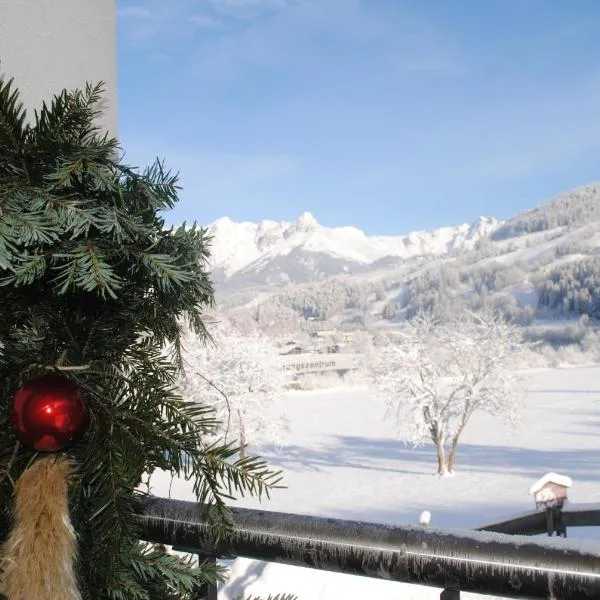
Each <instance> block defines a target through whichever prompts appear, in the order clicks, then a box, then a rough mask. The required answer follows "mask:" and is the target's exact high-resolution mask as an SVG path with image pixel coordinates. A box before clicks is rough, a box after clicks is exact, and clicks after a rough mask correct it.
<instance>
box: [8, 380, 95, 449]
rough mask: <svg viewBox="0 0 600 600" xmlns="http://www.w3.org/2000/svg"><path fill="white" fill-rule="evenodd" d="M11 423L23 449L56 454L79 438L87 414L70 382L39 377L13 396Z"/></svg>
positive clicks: (85, 422) (86, 422)
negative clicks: (27, 447) (24, 447)
mask: <svg viewBox="0 0 600 600" xmlns="http://www.w3.org/2000/svg"><path fill="white" fill-rule="evenodd" d="M12 423H13V426H14V427H15V429H16V432H17V437H18V438H19V440H21V442H22V443H23V444H25V445H26V446H29V447H30V448H33V449H34V450H37V451H39V452H56V451H58V450H63V449H64V448H67V447H68V446H70V445H71V444H73V443H74V442H76V441H77V440H78V439H79V438H80V437H81V435H82V434H83V433H84V432H85V430H86V428H87V426H88V423H89V414H88V409H87V404H86V401H85V399H84V397H83V395H82V393H81V390H80V389H79V387H78V386H77V384H76V383H75V382H74V381H72V380H71V379H68V378H67V377H63V376H62V375H58V374H51V375H42V376H41V377H36V378H35V379H31V380H30V381H28V382H27V383H26V384H25V385H24V386H23V387H21V388H20V389H19V390H18V391H17V393H16V394H15V398H14V400H13V406H12Z"/></svg>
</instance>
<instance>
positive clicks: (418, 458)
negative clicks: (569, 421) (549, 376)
mask: <svg viewBox="0 0 600 600" xmlns="http://www.w3.org/2000/svg"><path fill="white" fill-rule="evenodd" d="M563 435H564V434H563ZM330 439H331V442H332V443H331V445H330V446H328V447H325V448H305V447H303V446H298V445H291V446H283V447H281V448H280V449H278V450H277V451H274V449H270V448H269V447H264V448H263V449H262V452H260V454H261V456H262V457H263V458H265V459H266V460H267V461H268V462H269V463H270V464H272V465H273V466H278V467H280V468H283V469H290V470H296V471H306V470H313V471H328V470H331V469H332V468H355V469H369V470H374V471H383V472H390V473H400V474H407V475H423V474H425V475H426V474H433V472H434V464H435V452H434V448H433V446H432V445H431V444H428V445H426V446H422V447H418V448H413V447H412V446H408V445H405V444H403V443H402V442H399V441H396V440H394V439H393V438H370V437H362V436H331V438H330ZM398 463H401V464H398ZM457 469H458V470H459V471H463V472H472V473H495V472H497V473H506V472H507V471H510V472H511V473H514V475H515V476H523V477H527V478H532V477H533V478H537V477H540V476H541V475H543V474H544V473H545V472H548V471H559V472H564V473H567V474H568V475H569V476H570V477H573V478H575V479H577V480H580V481H597V478H598V451H597V449H595V450H594V449H589V450H586V449H572V450H561V449H558V450H540V449H535V448H519V447H513V446H485V445H482V444H470V443H467V442H464V443H462V444H459V447H458V455H457Z"/></svg>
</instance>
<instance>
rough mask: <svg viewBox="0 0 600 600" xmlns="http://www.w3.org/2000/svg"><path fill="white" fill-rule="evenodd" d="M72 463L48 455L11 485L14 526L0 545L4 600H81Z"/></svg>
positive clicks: (1, 581) (1, 580) (1, 589)
mask: <svg viewBox="0 0 600 600" xmlns="http://www.w3.org/2000/svg"><path fill="white" fill-rule="evenodd" d="M72 473H73V463H72V461H71V460H70V459H68V458H67V457H65V456H56V455H47V456H44V457H42V458H40V459H38V460H37V461H36V462H35V463H33V465H32V466H31V467H29V468H28V469H26V470H25V471H24V472H23V474H22V475H21V477H19V479H18V480H17V483H16V485H15V506H14V518H13V526H12V529H11V531H10V534H9V537H8V539H7V540H6V542H5V544H4V548H3V549H2V559H1V562H0V592H1V593H2V594H4V596H5V597H6V598H7V600H81V596H80V594H79V591H78V590H77V578H76V576H75V570H74V562H75V555H76V551H77V540H76V537H75V532H74V530H73V526H72V525H71V520H70V517H69V505H68V488H69V482H70V479H71V474H72Z"/></svg>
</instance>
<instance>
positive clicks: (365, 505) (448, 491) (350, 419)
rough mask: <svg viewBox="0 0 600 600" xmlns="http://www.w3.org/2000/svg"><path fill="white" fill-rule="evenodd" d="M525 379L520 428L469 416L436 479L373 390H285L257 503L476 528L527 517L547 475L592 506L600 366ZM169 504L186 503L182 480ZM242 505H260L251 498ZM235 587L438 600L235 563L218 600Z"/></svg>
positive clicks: (324, 598) (429, 456)
mask: <svg viewBox="0 0 600 600" xmlns="http://www.w3.org/2000/svg"><path fill="white" fill-rule="evenodd" d="M525 384H526V389H527V397H526V404H525V407H524V409H523V412H522V427H521V428H520V430H518V431H511V430H509V429H507V428H506V427H504V426H503V425H502V423H501V422H500V421H498V420H495V419H493V418H492V417H490V416H487V415H476V416H474V417H473V419H472V421H471V423H470V425H469V427H468V428H467V430H466V431H465V433H464V437H463V440H462V444H461V446H460V447H459V455H458V472H457V474H456V475H455V476H454V477H448V478H441V479H440V478H438V477H436V476H435V475H433V473H434V470H435V469H434V467H435V465H434V455H433V452H432V448H431V447H429V446H427V447H423V448H416V449H414V448H412V447H409V446H404V445H403V444H401V443H399V442H398V441H396V439H395V436H394V425H393V423H391V422H384V421H383V412H384V410H383V405H382V404H381V403H380V402H379V401H378V400H376V399H374V398H373V397H372V395H371V393H370V392H369V390H367V389H365V388H348V389H336V390H327V391H318V392H293V393H289V394H288V395H287V396H286V397H285V399H284V400H283V402H284V408H285V412H286V414H287V416H288V418H289V420H290V423H291V430H290V432H289V434H287V437H286V439H285V440H284V443H283V446H282V447H281V448H277V449H276V448H269V447H265V448H262V449H261V450H260V454H261V455H262V456H264V457H265V458H266V459H268V461H269V463H270V464H271V465H272V466H274V467H281V468H283V469H284V472H285V484H286V485H287V489H284V490H279V491H277V492H275V493H274V495H273V497H272V499H271V501H269V502H268V503H263V505H262V508H266V509H267V510H276V511H284V512H292V513H303V514H311V515H319V516H331V517H338V518H345V519H359V520H364V521H372V522H386V523H395V524H407V523H410V524H417V523H418V517H419V514H420V513H421V511H423V510H424V509H427V510H429V511H431V513H432V521H431V526H432V527H443V528H452V527H456V528H473V527H476V526H478V525H484V524H487V523H490V522H494V521H497V520H499V519H502V518H503V517H511V516H516V515H518V514H521V513H525V512H529V511H530V510H531V509H532V508H533V500H532V498H531V497H530V496H529V495H528V490H529V487H530V485H531V484H532V483H533V482H534V481H535V480H536V479H538V478H539V477H541V476H542V475H544V474H545V473H546V472H548V471H555V472H557V473H560V474H564V475H568V476H570V477H571V478H572V479H573V487H572V489H571V490H570V491H569V498H570V500H571V502H573V503H578V502H599V501H600V497H599V496H600V485H599V482H600V472H599V471H600V467H599V464H600V460H599V459H600V448H599V446H600V367H598V366H595V367H585V368H572V369H553V370H543V371H542V370H540V371H532V372H530V373H528V374H527V375H526V377H525ZM249 441H250V440H249ZM152 485H153V489H152V492H153V493H154V494H156V495H162V496H167V495H168V489H169V480H168V479H167V478H166V477H162V476H161V475H155V476H154V477H153V482H152ZM171 497H173V498H179V499H184V500H192V499H193V496H192V494H191V491H190V488H189V486H188V485H187V484H185V483H184V482H179V481H177V482H173V485H172V489H171ZM239 505H240V506H246V507H256V506H259V504H258V502H257V501H255V500H253V499H246V500H244V501H243V502H240V503H239ZM594 536H598V537H599V538H600V532H595V531H593V530H582V529H579V530H577V529H570V530H569V538H570V539H573V538H576V537H586V538H590V537H594ZM599 544H600V542H599ZM242 592H243V593H244V594H246V595H256V594H261V595H263V596H264V597H267V596H268V594H269V593H273V594H275V593H280V592H287V593H295V594H296V595H297V596H298V598H299V600H337V599H340V600H341V599H342V598H343V599H344V600H355V599H356V600H358V599H359V598H360V599H361V600H364V599H365V598H373V599H376V600H392V599H398V598H402V599H403V600H411V599H415V600H416V599H419V600H421V599H434V598H439V592H438V591H436V590H434V589H428V588H421V587H418V586H412V585H404V584H397V583H390V582H385V581H378V580H372V579H367V578H361V577H353V576H345V575H340V574H334V573H327V572H320V571H312V570H308V569H300V568H295V567H288V566H285V565H276V564H267V563H261V562H258V561H252V560H247V559H241V558H240V559H238V560H236V561H235V562H234V563H233V565H232V568H231V574H230V578H229V581H228V583H227V585H225V586H224V587H222V588H221V590H220V592H219V598H220V599H221V600H232V599H233V598H235V597H236V596H237V595H238V594H240V593H242ZM464 597H465V598H467V597H469V595H467V594H464ZM471 597H473V598H482V597H481V596H471Z"/></svg>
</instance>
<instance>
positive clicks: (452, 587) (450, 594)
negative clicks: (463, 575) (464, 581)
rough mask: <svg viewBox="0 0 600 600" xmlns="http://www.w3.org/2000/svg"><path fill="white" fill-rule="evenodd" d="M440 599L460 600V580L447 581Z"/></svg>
mask: <svg viewBox="0 0 600 600" xmlns="http://www.w3.org/2000/svg"><path fill="white" fill-rule="evenodd" d="M440 600H460V587H459V585H458V582H453V583H447V584H446V587H445V588H444V590H443V591H442V593H441V594H440Z"/></svg>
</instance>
